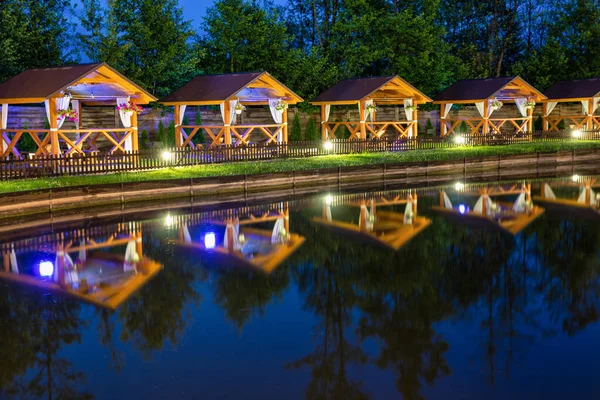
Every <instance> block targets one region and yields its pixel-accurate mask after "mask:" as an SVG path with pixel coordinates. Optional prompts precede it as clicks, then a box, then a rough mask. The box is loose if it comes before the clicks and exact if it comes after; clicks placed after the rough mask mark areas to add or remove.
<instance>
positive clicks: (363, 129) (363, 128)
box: [358, 100, 367, 139]
mask: <svg viewBox="0 0 600 400" xmlns="http://www.w3.org/2000/svg"><path fill="white" fill-rule="evenodd" d="M366 107H367V104H366V101H365V100H361V101H360V102H359V103H358V114H359V122H360V137H359V139H366V138H367V124H366V119H367V116H366V113H365V109H366Z"/></svg>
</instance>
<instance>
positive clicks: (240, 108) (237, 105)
mask: <svg viewBox="0 0 600 400" xmlns="http://www.w3.org/2000/svg"><path fill="white" fill-rule="evenodd" d="M245 109H246V106H244V105H243V104H242V103H240V102H239V101H238V102H237V103H235V113H236V114H238V115H239V114H241V113H242V111H244V110H245Z"/></svg>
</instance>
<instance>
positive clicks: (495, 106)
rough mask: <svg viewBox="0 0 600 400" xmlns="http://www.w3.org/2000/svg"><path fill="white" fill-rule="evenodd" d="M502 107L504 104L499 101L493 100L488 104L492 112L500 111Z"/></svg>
mask: <svg viewBox="0 0 600 400" xmlns="http://www.w3.org/2000/svg"><path fill="white" fill-rule="evenodd" d="M503 105H504V103H502V102H501V101H500V100H498V99H494V100H492V101H491V103H490V108H491V110H492V111H497V110H499V109H501V108H502V106H503Z"/></svg>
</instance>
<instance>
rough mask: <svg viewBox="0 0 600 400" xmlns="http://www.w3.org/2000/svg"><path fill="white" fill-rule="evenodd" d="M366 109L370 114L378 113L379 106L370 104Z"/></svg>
mask: <svg viewBox="0 0 600 400" xmlns="http://www.w3.org/2000/svg"><path fill="white" fill-rule="evenodd" d="M365 109H366V110H367V112H368V113H369V114H370V113H372V112H374V111H377V106H376V105H375V104H369V105H367V107H365Z"/></svg>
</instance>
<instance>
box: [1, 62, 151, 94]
mask: <svg viewBox="0 0 600 400" xmlns="http://www.w3.org/2000/svg"><path fill="white" fill-rule="evenodd" d="M64 94H69V95H71V96H72V97H73V98H74V99H78V100H84V99H85V100H88V101H95V102H103V101H108V100H110V101H114V100H115V99H116V98H117V97H132V98H135V99H137V101H136V102H138V103H142V104H147V103H149V102H150V101H154V100H156V98H155V97H154V96H152V95H151V94H150V93H148V92H147V91H145V90H144V89H142V88H141V87H140V86H138V85H136V84H135V83H133V82H131V81H130V80H129V79H127V78H125V77H124V76H123V75H121V74H120V73H119V72H117V71H116V70H114V69H113V68H111V67H110V66H108V65H107V64H105V63H101V64H80V65H73V66H62V67H53V68H41V69H32V70H27V71H24V72H22V73H21V74H19V75H16V76H15V77H13V78H11V79H9V80H7V81H6V82H4V83H2V84H0V103H2V104H25V103H39V102H43V101H44V100H47V99H50V98H56V97H60V96H61V95H64Z"/></svg>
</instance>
